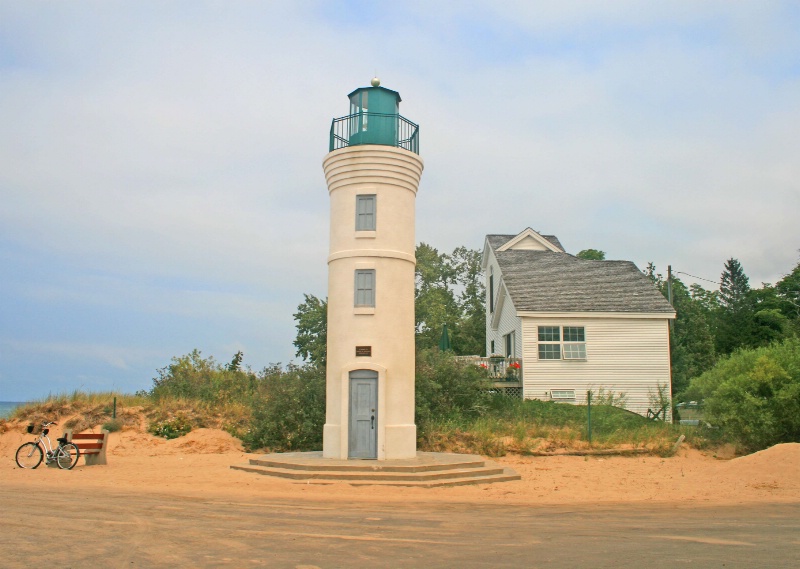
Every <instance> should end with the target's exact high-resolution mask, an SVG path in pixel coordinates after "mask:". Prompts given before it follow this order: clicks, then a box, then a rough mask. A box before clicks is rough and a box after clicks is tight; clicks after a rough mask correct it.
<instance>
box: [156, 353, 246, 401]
mask: <svg viewBox="0 0 800 569" xmlns="http://www.w3.org/2000/svg"><path fill="white" fill-rule="evenodd" d="M241 358H242V354H241V352H239V353H237V354H236V355H235V356H234V359H233V361H232V362H231V363H230V364H228V365H222V364H218V363H217V362H216V361H214V358H213V357H212V356H209V357H208V358H203V357H202V355H201V353H200V351H199V350H196V349H195V350H192V352H191V353H189V354H186V355H185V356H181V357H175V358H172V363H171V364H169V365H168V366H166V367H163V368H161V369H159V370H158V377H156V378H153V388H152V389H151V390H150V393H149V395H150V397H152V398H153V399H154V400H156V401H158V400H160V399H166V398H173V399H194V400H200V401H204V402H208V403H214V404H217V405H225V404H228V403H231V402H246V401H249V400H250V398H251V397H252V396H253V394H254V392H255V391H256V389H257V384H258V378H257V377H256V374H255V373H253V372H252V371H250V370H249V369H247V370H242V369H241V368H240V365H239V364H240V363H241Z"/></svg>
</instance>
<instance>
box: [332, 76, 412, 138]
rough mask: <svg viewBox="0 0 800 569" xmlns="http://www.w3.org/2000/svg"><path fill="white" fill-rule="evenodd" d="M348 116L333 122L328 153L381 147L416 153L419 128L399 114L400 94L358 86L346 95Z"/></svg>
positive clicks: (375, 86)
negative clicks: (348, 109)
mask: <svg viewBox="0 0 800 569" xmlns="http://www.w3.org/2000/svg"><path fill="white" fill-rule="evenodd" d="M347 97H348V99H349V100H350V114H348V115H347V116H346V117H341V118H338V119H333V123H332V124H331V138H330V151H331V152H332V151H334V150H337V149H339V148H344V147H347V146H360V145H364V144H380V145H384V146H394V147H396V148H404V149H406V150H409V151H411V152H414V153H415V154H419V126H418V125H416V124H414V123H413V122H411V121H409V120H408V119H406V118H405V117H403V116H401V115H400V101H401V99H400V93H398V92H397V91H392V90H391V89H386V88H385V87H381V86H380V81H379V80H378V79H377V78H376V79H373V80H372V87H361V88H359V89H356V90H355V91H353V92H352V93H350V94H349V95H348V96H347Z"/></svg>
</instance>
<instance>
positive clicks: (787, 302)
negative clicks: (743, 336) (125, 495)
mask: <svg viewBox="0 0 800 569" xmlns="http://www.w3.org/2000/svg"><path fill="white" fill-rule="evenodd" d="M775 292H776V294H777V296H778V299H779V301H780V309H781V312H783V314H785V315H786V317H787V318H788V319H789V322H790V323H792V326H793V328H794V330H795V333H798V332H800V263H797V265H796V266H795V268H794V269H792V272H791V273H789V274H788V275H786V276H784V277H783V278H782V279H781V280H779V281H778V282H777V283H776V284H775Z"/></svg>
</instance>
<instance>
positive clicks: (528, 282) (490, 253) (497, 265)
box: [482, 229, 675, 415]
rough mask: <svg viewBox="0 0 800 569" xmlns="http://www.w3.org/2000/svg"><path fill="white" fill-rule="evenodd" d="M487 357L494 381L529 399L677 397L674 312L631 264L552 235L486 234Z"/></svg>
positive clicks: (637, 406)
mask: <svg viewBox="0 0 800 569" xmlns="http://www.w3.org/2000/svg"><path fill="white" fill-rule="evenodd" d="M483 269H484V271H485V275H486V353H487V355H488V356H489V357H488V358H487V359H486V360H485V362H484V363H483V364H482V365H484V366H488V367H490V369H491V372H492V375H493V376H494V377H495V378H496V380H497V383H495V386H496V387H497V388H498V389H503V390H505V391H506V393H508V394H512V395H516V396H520V397H524V398H525V399H543V400H553V401H562V402H570V403H576V404H585V403H586V398H587V392H588V391H589V390H591V391H592V392H593V395H594V396H597V395H600V394H601V393H602V394H605V395H606V396H608V395H609V394H613V395H615V396H619V395H620V394H624V395H625V398H624V404H625V408H626V409H628V410H630V411H634V412H636V413H640V414H642V415H646V414H647V412H648V409H651V410H657V407H658V405H657V404H656V403H655V402H656V401H657V400H658V399H659V392H661V394H662V398H663V396H667V397H671V393H670V389H671V385H670V357H669V320H670V319H672V318H675V311H674V309H673V308H672V306H671V305H670V304H669V302H667V300H666V299H665V298H664V296H663V295H662V294H661V293H660V292H659V291H658V290H657V289H656V288H655V286H654V285H653V284H652V283H651V281H650V280H649V279H648V278H647V277H646V276H645V275H644V274H643V273H642V272H641V271H640V270H639V269H638V268H637V267H636V265H634V264H633V263H632V262H629V261H590V260H585V259H579V258H578V257H575V256H573V255H570V254H568V253H566V252H565V251H564V248H563V247H562V246H561V243H560V242H559V240H558V239H557V238H556V237H554V236H552V235H540V234H539V233H537V232H536V231H534V230H532V229H526V230H524V231H523V232H521V233H519V234H518V235H487V236H486V242H485V245H484V250H483Z"/></svg>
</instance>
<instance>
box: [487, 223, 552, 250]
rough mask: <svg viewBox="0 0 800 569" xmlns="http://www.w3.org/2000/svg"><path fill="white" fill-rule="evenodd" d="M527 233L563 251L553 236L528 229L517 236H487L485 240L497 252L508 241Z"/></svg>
mask: <svg viewBox="0 0 800 569" xmlns="http://www.w3.org/2000/svg"><path fill="white" fill-rule="evenodd" d="M529 231H530V232H533V233H536V235H538V236H540V237H542V238H544V239H546V240H547V241H549V242H550V243H551V244H552V245H554V246H556V247H558V249H560V250H561V251H563V250H564V246H563V245H561V242H560V241H559V240H558V237H556V236H555V235H542V234H541V233H537V232H535V231H533V230H532V229H530V228H528V229H526V230H525V231H523V232H521V233H518V234H517V235H487V236H486V240H487V241H488V242H489V246H490V247H491V248H492V249H494V250H495V251H497V250H498V249H500V248H501V247H502V246H503V245H505V244H507V243H509V242H510V241H512V240H514V239H517V238H518V237H521V236H523V235H524V234H525V233H527V232H529Z"/></svg>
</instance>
